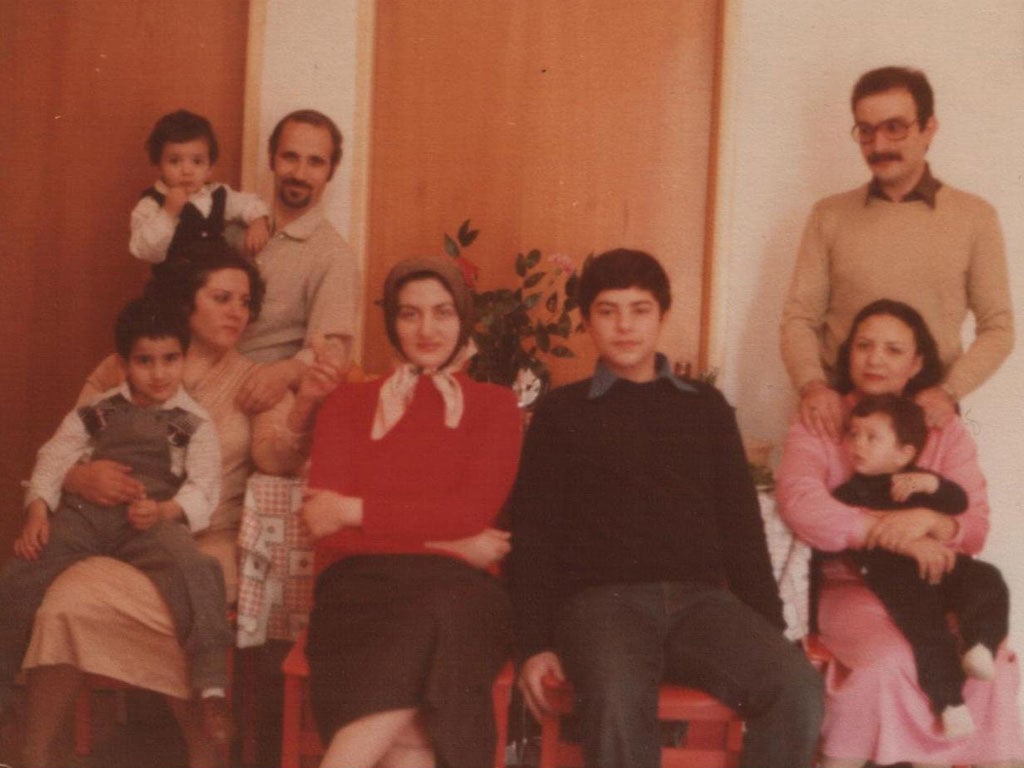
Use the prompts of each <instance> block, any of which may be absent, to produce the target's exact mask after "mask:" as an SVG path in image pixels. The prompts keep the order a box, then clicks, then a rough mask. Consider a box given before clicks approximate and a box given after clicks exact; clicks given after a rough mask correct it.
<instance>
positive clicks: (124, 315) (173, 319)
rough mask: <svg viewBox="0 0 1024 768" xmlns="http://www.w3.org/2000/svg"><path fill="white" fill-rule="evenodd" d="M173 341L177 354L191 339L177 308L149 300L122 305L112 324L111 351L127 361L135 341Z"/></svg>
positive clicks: (186, 323) (140, 299)
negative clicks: (114, 351) (176, 345)
mask: <svg viewBox="0 0 1024 768" xmlns="http://www.w3.org/2000/svg"><path fill="white" fill-rule="evenodd" d="M165 338H173V339H177V340H178V341H179V342H180V344H181V351H182V352H186V351H187V350H188V344H189V341H190V339H191V335H190V333H189V328H188V322H187V320H186V319H185V317H184V316H183V315H182V313H181V312H180V311H179V310H178V308H177V307H175V306H172V305H170V304H168V303H167V302H165V301H160V300H158V299H156V298H154V297H152V296H143V297H141V298H138V299H133V300H132V301H129V302H128V303H127V304H125V305H124V308H123V309H122V310H121V311H120V312H119V313H118V315H117V320H116V321H115V322H114V349H116V350H117V354H118V355H119V356H120V357H121V358H122V359H123V360H127V359H128V358H129V357H131V354H132V348H133V347H134V346H135V342H137V341H138V340H139V339H165Z"/></svg>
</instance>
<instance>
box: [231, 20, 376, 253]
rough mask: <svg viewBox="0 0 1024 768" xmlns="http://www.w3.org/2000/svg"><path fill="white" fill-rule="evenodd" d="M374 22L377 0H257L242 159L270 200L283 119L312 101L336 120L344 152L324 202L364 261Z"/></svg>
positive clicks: (246, 178) (246, 183)
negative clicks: (273, 150) (274, 139)
mask: <svg viewBox="0 0 1024 768" xmlns="http://www.w3.org/2000/svg"><path fill="white" fill-rule="evenodd" d="M373 22H374V11H373V0H252V3H251V6H250V19H249V46H248V55H247V60H248V65H247V73H246V74H247V77H246V80H247V82H246V95H245V96H246V98H245V110H246V125H245V135H244V139H243V146H244V151H243V159H242V167H243V175H242V187H243V188H244V189H255V190H257V191H259V192H260V194H262V195H263V197H264V198H265V199H268V200H269V199H270V197H271V195H272V193H273V175H272V174H271V172H270V167H269V165H268V161H267V140H268V138H269V137H270V133H271V131H272V130H273V129H274V126H275V125H276V124H277V121H278V120H280V119H281V118H282V117H283V116H284V115H286V114H288V113H289V112H291V111H293V110H296V109H306V108H312V109H317V110H319V111H321V112H323V113H324V114H326V115H327V116H328V117H330V118H331V119H332V120H334V121H335V123H337V125H338V127H339V128H340V129H341V133H342V135H343V137H344V146H343V157H342V161H341V165H340V166H339V168H338V170H337V171H336V173H335V176H334V178H333V179H332V181H331V183H330V184H328V186H327V190H326V192H325V193H324V198H323V204H324V208H325V210H326V212H327V216H328V218H329V219H330V220H331V222H332V223H333V224H334V226H335V228H337V230H338V231H339V232H340V233H341V234H342V236H343V237H345V239H346V240H348V241H349V243H350V244H351V245H352V247H353V248H354V249H355V252H356V254H357V256H358V257H359V259H360V262H361V263H362V264H363V265H364V266H365V263H366V259H365V244H366V209H367V195H368V190H369V184H368V182H367V168H368V167H369V145H370V95H371V88H372V69H373ZM363 271H364V273H365V269H364V270H363Z"/></svg>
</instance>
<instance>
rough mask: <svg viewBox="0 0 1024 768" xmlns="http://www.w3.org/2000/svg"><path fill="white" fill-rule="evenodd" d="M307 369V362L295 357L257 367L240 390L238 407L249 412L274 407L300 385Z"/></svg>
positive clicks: (237, 399)
mask: <svg viewBox="0 0 1024 768" xmlns="http://www.w3.org/2000/svg"><path fill="white" fill-rule="evenodd" d="M305 370H306V365H305V363H303V362H302V361H301V360H296V359H295V358H289V359H287V360H278V361H277V362H276V363H268V364H267V365H261V366H258V367H256V368H255V369H253V372H252V373H250V374H249V377H248V378H247V379H246V380H245V382H244V383H243V384H242V386H241V387H240V388H239V390H238V397H237V398H236V402H237V403H238V407H239V408H241V409H242V410H243V411H245V412H246V413H249V414H253V413H261V412H263V411H266V410H268V409H269V408H273V407H274V406H275V405H277V404H278V403H279V402H280V401H281V398H282V397H284V394H285V392H287V391H288V390H289V389H294V388H295V387H296V386H297V385H298V383H299V379H301V378H302V373H303V372H304V371H305Z"/></svg>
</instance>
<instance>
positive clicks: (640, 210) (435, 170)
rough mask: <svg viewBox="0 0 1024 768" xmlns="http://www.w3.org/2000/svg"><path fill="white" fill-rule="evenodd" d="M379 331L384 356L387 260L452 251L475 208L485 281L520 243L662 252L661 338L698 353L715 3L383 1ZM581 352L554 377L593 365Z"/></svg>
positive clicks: (498, 277)
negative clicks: (451, 240) (671, 299)
mask: <svg viewBox="0 0 1024 768" xmlns="http://www.w3.org/2000/svg"><path fill="white" fill-rule="evenodd" d="M377 9H378V10H377V13H378V18H377V37H376V60H375V71H374V104H373V134H372V156H371V169H372V170H371V197H370V217H369V218H370V223H369V249H368V250H369V254H368V259H369V263H368V268H367V300H368V301H367V308H368V309H367V311H368V322H367V334H366V345H365V354H364V358H365V361H366V365H367V367H368V369H370V370H385V369H386V367H387V347H386V341H385V337H384V334H383V328H382V323H381V321H380V317H379V312H378V311H377V310H376V309H375V308H374V307H373V305H372V301H373V300H374V299H376V298H378V297H379V295H380V286H381V285H382V283H383V278H384V275H385V274H386V272H387V270H388V268H389V267H390V266H391V265H392V264H393V263H394V262H395V261H397V260H398V259H399V258H402V257H404V256H407V255H412V254H423V253H434V254H440V253H441V252H442V250H441V233H442V232H443V231H449V232H454V229H455V228H456V227H457V226H458V224H459V222H461V221H462V220H463V219H464V218H467V217H469V218H472V220H473V224H474V226H476V227H478V228H479V229H480V231H481V234H480V237H479V239H478V241H477V243H476V244H474V246H473V247H472V249H471V250H470V251H469V252H468V255H469V256H470V257H471V258H472V259H473V260H475V261H477V262H478V263H479V264H480V266H481V268H482V271H483V275H482V282H483V285H484V286H485V287H492V286H494V285H498V284H511V283H513V281H514V273H513V269H512V264H513V258H514V256H515V254H516V252H517V251H519V250H523V249H529V248H540V249H541V250H542V251H544V252H545V254H551V253H556V252H559V253H566V254H568V255H571V256H574V257H576V258H577V259H581V258H582V257H584V256H586V254H588V253H591V252H597V251H602V250H605V249H608V248H612V247H618V246H629V247H637V248H643V249H646V250H649V251H651V252H652V253H654V254H655V255H657V256H659V257H660V258H661V259H662V260H663V262H664V263H665V264H666V266H667V267H668V269H669V272H670V274H671V277H672V278H673V283H674V289H675V296H676V307H675V309H674V311H673V313H672V316H671V317H670V320H669V326H668V328H667V330H666V335H665V340H664V341H665V345H664V346H665V351H666V352H668V353H669V354H670V356H672V357H673V358H675V359H680V360H696V357H697V346H698V340H699V329H700V322H701V302H702V296H701V277H702V267H703V261H704V231H705V213H706V207H705V199H706V192H707V180H708V155H709V151H708V147H709V141H710V126H711V103H712V90H713V89H712V85H713V78H714V62H715V57H714V51H715V29H716V23H717V17H718V13H719V10H720V9H719V3H718V2H716V0H645V2H640V3H627V2H621V0H529V1H528V2H514V3H507V2H501V1H500V0H483V1H482V0H386V2H380V3H378V6H377ZM578 346H579V347H580V349H581V350H582V352H583V355H582V356H581V357H580V358H578V359H577V360H575V361H567V362H566V364H565V365H562V364H561V363H560V367H559V368H558V369H557V371H556V379H558V380H561V381H565V380H568V379H572V378H576V377H578V376H581V375H585V374H586V373H587V372H588V371H589V370H590V368H591V365H592V362H593V361H592V356H591V353H590V352H589V350H588V346H589V345H588V344H587V343H586V342H581V344H579V345H578Z"/></svg>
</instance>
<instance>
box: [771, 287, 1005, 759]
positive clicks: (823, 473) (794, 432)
mask: <svg viewBox="0 0 1024 768" xmlns="http://www.w3.org/2000/svg"><path fill="white" fill-rule="evenodd" d="M838 367H839V371H840V387H841V389H840V391H844V392H845V397H846V404H847V406H848V407H849V406H850V405H852V404H853V403H855V402H856V401H858V400H859V399H860V398H861V397H863V396H865V395H913V394H914V393H915V392H918V391H920V390H922V389H925V388H927V387H929V386H932V385H934V384H935V383H936V382H937V381H939V380H940V377H941V364H940V362H939V357H938V354H937V352H936V346H935V341H934V339H933V337H932V335H931V333H930V332H929V330H928V328H927V326H926V325H925V323H924V320H922V319H921V316H920V315H919V314H918V313H917V312H916V311H915V310H914V309H913V308H912V307H909V306H907V305H906V304H903V303H901V302H896V301H889V300H881V301H876V302H873V303H871V304H869V305H868V306H866V307H864V309H862V310H861V311H860V312H859V313H858V314H857V316H856V318H855V319H854V322H853V326H852V329H851V331H850V335H849V337H848V338H847V340H846V341H845V342H844V343H843V345H842V347H841V348H840V350H839V358H838ZM916 463H917V465H918V466H919V467H921V468H922V469H925V470H931V471H933V472H936V473H937V474H940V475H942V476H943V477H945V478H947V479H948V480H951V481H953V482H955V483H957V484H959V485H960V486H961V487H962V488H963V489H964V491H965V492H966V494H967V499H968V507H967V510H966V511H965V512H964V513H963V514H961V515H958V516H955V517H951V516H946V515H943V514H941V513H939V512H936V511H934V510H931V509H926V508H923V507H919V508H913V509H906V510H901V511H890V512H886V513H884V514H879V513H875V514H873V513H872V512H871V511H870V510H867V509H863V508H860V507H851V506H848V505H846V504H844V503H842V502H840V501H838V500H837V499H835V498H834V497H833V496H832V493H831V492H832V490H833V489H834V488H836V487H837V486H838V485H840V484H841V483H843V482H845V481H846V480H848V479H849V478H850V476H851V474H852V469H851V467H850V465H849V459H848V458H847V456H846V454H845V452H843V451H842V450H841V448H840V446H839V445H838V444H837V443H836V442H834V441H833V440H830V439H829V438H827V437H818V436H816V435H814V434H813V433H812V432H811V431H809V430H808V429H807V428H806V427H805V426H804V425H803V424H802V423H801V422H800V421H797V422H796V423H794V424H793V426H792V427H791V428H790V431H789V435H788V437H787V439H786V444H785V449H784V451H783V457H782V463H781V465H780V466H779V470H778V472H777V476H776V481H777V484H776V493H777V496H778V500H779V506H780V510H781V513H782V516H783V518H784V519H785V520H786V521H787V522H788V523H789V525H790V526H791V527H792V528H793V530H794V531H795V532H796V534H797V535H798V536H799V537H800V538H802V539H803V540H804V541H806V542H807V543H808V544H810V545H811V546H812V547H814V548H815V549H817V550H821V551H823V552H827V553H841V552H842V551H843V550H846V549H863V548H869V547H876V546H877V547H882V548H884V549H886V550H889V551H893V552H897V553H899V554H902V555H905V556H908V557H911V558H913V559H914V560H916V561H917V563H918V569H919V572H920V574H921V578H924V579H927V580H929V581H931V582H932V583H936V582H938V581H939V580H941V579H942V577H943V576H944V575H945V574H946V573H947V572H948V571H949V570H950V569H951V568H952V566H953V563H954V558H953V555H954V554H955V553H962V554H966V555H975V554H977V553H978V552H979V551H981V548H982V546H983V545H984V543H985V537H986V535H987V534H988V529H989V521H988V512H989V510H988V498H987V495H986V490H985V478H984V476H983V475H982V473H981V468H980V467H979V466H978V457H977V450H976V448H975V445H974V441H973V439H972V438H971V436H970V433H969V431H968V429H967V427H966V425H965V424H964V423H963V421H962V420H961V419H959V418H955V419H954V420H953V421H951V422H949V423H948V424H947V425H946V426H944V427H942V428H939V429H932V430H931V431H930V433H929V436H928V440H927V443H926V444H925V446H924V449H923V450H922V451H921V453H920V455H919V456H918V459H917V462H916ZM819 576H820V579H821V589H820V593H819V600H818V606H817V610H818V615H817V619H818V627H819V631H820V633H821V639H822V640H823V642H824V643H825V645H826V646H827V647H828V649H829V650H830V651H831V652H832V654H833V658H832V660H831V661H830V662H829V665H828V668H827V670H826V680H827V685H826V704H825V722H824V726H823V735H822V754H823V755H824V759H823V763H822V765H823V766H824V768H860V766H863V765H865V764H866V763H867V762H868V761H872V762H873V763H877V764H880V765H888V764H890V763H899V762H903V761H910V762H912V763H914V764H915V765H929V766H948V765H953V764H972V765H975V766H982V765H992V764H1004V765H1005V764H1008V763H1014V761H1018V760H1020V759H1022V758H1024V741H1022V738H1021V733H1020V722H1019V718H1018V710H1017V688H1018V682H1019V681H1018V670H1017V664H1016V657H1015V656H1014V654H1012V653H1011V652H1009V651H1007V650H1006V649H1005V648H1002V649H1000V651H999V653H998V654H997V656H996V660H995V668H996V669H995V677H994V679H993V680H992V681H991V682H987V681H981V680H976V679H971V680H968V681H967V683H966V684H965V686H964V690H963V693H964V699H965V700H966V704H967V707H968V709H969V711H970V712H971V715H972V717H973V720H974V723H975V726H976V731H975V733H974V734H973V736H969V737H967V738H964V739H959V740H948V739H946V738H945V737H944V735H943V732H942V727H941V724H940V723H939V721H938V719H937V717H936V713H935V712H933V711H932V708H931V705H930V702H929V700H928V698H927V697H926V696H925V694H924V693H923V692H922V691H921V688H920V687H919V686H918V684H917V671H916V667H915V664H914V657H913V652H912V650H911V647H910V645H909V643H908V642H907V641H906V639H905V638H904V637H903V635H902V634H901V633H900V631H899V629H898V628H897V627H896V625H895V624H894V623H893V622H892V620H891V619H890V617H889V615H888V612H887V611H886V609H885V607H884V605H883V604H882V603H881V601H880V600H879V599H878V598H877V597H876V596H875V595H874V593H873V592H871V590H870V589H869V588H868V587H867V586H866V584H865V583H864V581H863V578H862V576H861V573H860V572H859V570H858V569H857V568H856V567H855V565H854V564H853V563H852V560H851V559H849V558H846V557H842V556H835V557H829V558H826V559H824V561H823V563H822V565H821V568H820V574H819ZM1014 764H1015V763H1014Z"/></svg>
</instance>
